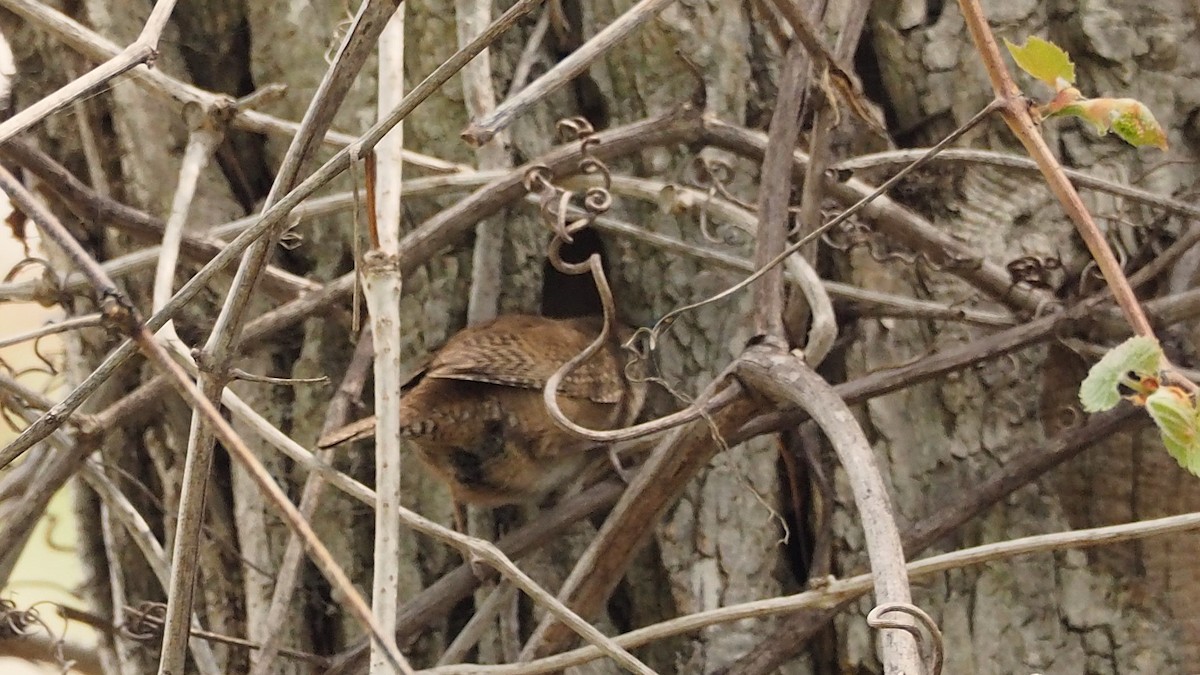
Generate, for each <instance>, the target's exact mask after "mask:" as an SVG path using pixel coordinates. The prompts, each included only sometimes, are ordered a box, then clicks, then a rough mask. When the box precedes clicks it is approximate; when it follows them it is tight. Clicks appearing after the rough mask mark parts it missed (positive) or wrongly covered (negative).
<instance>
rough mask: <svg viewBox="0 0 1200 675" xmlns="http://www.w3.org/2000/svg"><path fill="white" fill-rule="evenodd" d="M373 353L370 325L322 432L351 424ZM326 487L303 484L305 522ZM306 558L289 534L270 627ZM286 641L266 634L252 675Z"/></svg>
mask: <svg viewBox="0 0 1200 675" xmlns="http://www.w3.org/2000/svg"><path fill="white" fill-rule="evenodd" d="M373 351H374V349H373V340H372V337H371V327H370V326H369V325H368V326H364V327H363V330H362V332H361V333H360V334H359V338H358V344H357V345H356V346H355V349H354V355H353V356H352V357H351V358H350V364H349V365H348V366H347V367H346V374H345V376H344V377H343V378H342V382H341V384H340V385H339V386H338V389H337V393H335V394H334V396H333V398H332V399H331V400H330V401H329V407H328V408H326V410H325V422H324V424H323V425H322V432H323V433H324V432H328V431H332V430H334V429H336V428H338V427H340V426H342V425H344V424H345V423H346V422H347V421H349V415H350V408H351V403H352V401H354V400H357V398H358V397H359V396H360V393H361V391H362V388H363V383H364V382H366V379H367V375H368V374H370V372H371V362H372V353H373ZM336 453H337V450H336V449H326V450H322V451H320V452H318V453H317V457H316V461H318V462H321V463H323V464H328V463H330V462H332V461H333V459H334V456H335V454H336ZM324 488H325V479H324V477H323V475H322V474H321V472H319V471H312V472H310V473H309V474H308V477H307V478H306V479H305V481H304V487H303V488H302V489H301V491H300V513H301V515H303V516H304V517H305V518H306V519H310V520H311V519H312V517H313V514H315V513H316V512H317V508H318V507H319V506H320V503H321V497H322V493H323V492H324ZM303 558H304V542H303V541H302V540H301V539H300V537H299V535H297V534H296V533H295V532H292V533H290V534H289V535H288V542H287V545H286V547H285V548H284V552H283V558H282V560H281V561H280V563H279V566H278V568H277V570H276V573H275V590H274V592H273V593H272V595H271V605H270V608H269V609H268V610H267V622H268V624H269V625H272V626H279V625H282V623H283V622H284V620H285V619H286V614H287V612H288V611H290V609H291V602H292V596H293V595H294V594H295V592H296V588H297V586H298V585H299V583H298V582H299V580H300V571H301V568H300V564H301V563H302V562H303ZM283 638H284V631H281V630H273V631H269V632H268V633H267V637H266V638H265V639H264V640H263V642H262V645H261V649H260V650H259V652H258V653H257V654H255V655H254V658H253V660H252V668H251V671H250V675H267V674H268V673H270V672H272V671H271V668H272V663H273V662H274V660H275V656H276V655H277V654H281V653H282V649H281V645H282V644H283ZM366 644H367V645H369V644H370V641H369V640H368V641H367V643H366Z"/></svg>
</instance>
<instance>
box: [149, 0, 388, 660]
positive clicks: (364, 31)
mask: <svg viewBox="0 0 1200 675" xmlns="http://www.w3.org/2000/svg"><path fill="white" fill-rule="evenodd" d="M399 2H400V0H366V1H365V2H363V3H362V5H361V6H360V7H359V11H358V14H357V15H356V16H355V18H354V23H353V25H352V26H351V27H350V29H349V30H348V31H347V32H346V35H345V37H344V38H343V40H342V43H341V45H340V47H339V49H338V53H337V55H336V56H335V58H334V61H333V64H332V65H331V66H330V67H329V69H328V70H327V71H326V72H325V75H324V77H322V78H321V82H320V84H318V86H317V91H316V92H315V93H314V94H313V98H312V100H311V101H310V102H309V105H308V108H307V109H306V110H305V113H304V118H303V119H302V120H301V122H300V130H299V131H298V132H297V133H296V136H295V137H293V138H292V142H291V144H290V145H289V146H288V149H287V152H286V153H285V154H284V158H283V161H282V162H281V166H280V168H279V171H278V172H277V173H276V176H275V181H274V183H273V184H272V185H271V190H270V192H269V194H268V195H267V198H266V203H265V204H264V207H263V211H264V218H263V220H266V218H265V214H266V212H267V211H269V210H270V209H271V208H272V207H274V206H276V205H277V204H278V203H279V202H280V198H281V197H282V196H283V195H284V194H286V193H288V192H289V191H291V190H292V188H293V186H294V185H295V184H296V183H297V182H299V179H300V175H301V169H302V168H303V167H304V165H305V164H306V163H307V162H308V161H309V160H310V159H311V158H312V156H313V154H314V153H315V151H316V147H317V144H318V142H319V139H320V138H322V137H323V136H324V135H325V132H326V131H327V130H328V129H329V127H330V125H331V124H332V122H333V115H334V113H335V112H336V111H337V109H338V108H339V107H340V106H341V103H342V100H343V98H344V97H345V95H346V93H347V92H348V91H349V89H350V85H351V84H352V83H353V81H354V78H355V76H356V75H357V74H358V71H359V70H360V69H361V67H362V66H363V64H364V63H366V60H367V57H368V56H369V55H370V54H371V52H373V51H374V45H375V41H376V39H377V38H378V36H379V33H380V32H381V31H382V30H383V28H384V26H385V25H386V23H387V19H388V18H389V17H390V16H391V15H392V13H393V12H394V11H395V9H396V6H397V4H398V3H399ZM340 154H349V153H339V155H340ZM284 225H285V222H284V221H283V220H282V219H280V220H279V221H277V222H275V223H273V224H272V225H270V226H269V227H267V228H265V229H264V231H263V232H262V236H261V237H259V238H258V239H256V240H255V241H254V242H253V243H252V244H250V246H249V248H247V250H246V252H245V254H244V255H243V256H242V259H241V262H240V263H239V265H238V269H237V273H236V274H235V275H234V278H233V283H232V285H231V287H230V289H229V292H228V294H227V295H226V296H225V301H224V303H222V305H221V311H220V313H219V314H218V315H217V319H216V322H215V324H214V326H213V328H212V331H211V332H210V333H209V336H208V340H207V342H206V343H205V344H204V347H203V349H202V350H201V355H200V357H199V360H200V361H201V363H203V364H204V368H203V369H202V372H201V375H200V381H199V387H200V390H201V391H203V393H204V396H205V403H206V405H205V406H203V407H202V408H199V409H195V410H194V411H193V414H192V424H191V429H190V431H189V434H188V444H187V452H186V454H185V458H184V468H183V485H182V486H181V488H180V498H179V516H178V520H177V521H176V531H175V537H174V551H173V552H172V556H171V558H172V560H173V561H174V565H173V566H172V568H171V588H170V591H169V595H168V602H167V615H166V617H165V620H164V625H163V646H162V656H161V660H160V661H159V671H160V675H167V674H168V673H178V672H182V670H183V667H184V659H183V644H184V641H185V639H186V633H187V626H186V617H187V615H188V614H189V613H190V611H191V605H192V594H193V590H194V585H195V583H194V581H195V575H196V559H197V556H196V547H197V546H198V544H199V533H200V524H201V521H202V520H203V518H202V509H203V506H204V492H205V489H206V486H207V483H208V475H209V470H210V466H211V463H212V452H213V445H214V443H215V438H214V435H215V432H216V429H215V428H213V427H212V426H210V425H206V424H204V423H203V421H202V420H203V417H204V416H205V415H206V413H205V412H204V411H205V410H207V409H209V408H212V409H215V405H214V403H215V402H216V401H217V400H219V397H220V393H221V391H222V390H223V389H224V388H225V384H226V382H227V381H228V376H229V367H230V362H231V361H232V359H233V357H234V355H235V354H236V350H237V346H238V341H239V340H240V338H241V332H242V324H243V321H244V320H245V314H246V310H247V308H248V307H249V304H250V299H251V297H252V296H253V293H254V290H255V287H256V285H257V281H258V277H259V275H260V274H261V272H262V270H263V268H264V267H265V266H266V262H267V257H268V255H269V254H270V252H271V250H272V249H273V248H274V246H275V244H276V242H277V241H278V238H279V235H280V234H281V232H282V230H283V227H284ZM158 313H159V314H161V313H162V312H161V311H159V312H158ZM155 346H157V345H144V346H143V347H142V349H143V351H146V350H148V349H153V348H154V347H155ZM264 471H265V470H264ZM252 477H254V478H255V482H259V483H261V481H260V479H259V477H258V476H254V475H253V474H252ZM272 484H274V483H273V481H272ZM260 487H261V485H260ZM288 507H291V508H292V510H295V507H294V506H293V505H292V504H291V503H290V502H289V503H288ZM295 513H296V515H297V516H299V511H296V512H295ZM297 519H298V520H301V521H303V519H302V518H297ZM305 525H306V526H307V522H305ZM310 546H311V543H310ZM352 606H353V605H352ZM364 607H365V605H364ZM354 608H355V609H358V608H357V607H354ZM368 614H369V610H368ZM360 618H361V617H360ZM366 625H370V626H371V627H372V630H373V631H374V632H376V633H380V634H387V635H389V636H390V631H388V632H387V633H383V632H381V631H379V630H378V628H377V627H376V626H375V625H374V619H373V618H371V619H370V623H369V624H366ZM380 643H381V644H382V645H384V648H385V649H386V651H387V653H388V656H389V659H390V661H391V662H392V665H393V666H395V667H398V668H399V667H401V666H400V665H399V664H402V663H403V662H404V657H403V656H401V655H400V653H399V651H398V650H396V649H395V647H394V645H389V644H388V642H387V641H386V640H381V641H380Z"/></svg>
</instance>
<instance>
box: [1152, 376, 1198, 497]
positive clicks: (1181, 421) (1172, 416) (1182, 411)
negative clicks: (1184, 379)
mask: <svg viewBox="0 0 1200 675" xmlns="http://www.w3.org/2000/svg"><path fill="white" fill-rule="evenodd" d="M1146 412H1148V413H1150V417H1151V419H1153V420H1154V424H1156V425H1157V426H1158V431H1159V433H1160V434H1161V435H1162V439H1163V445H1165V446H1166V448H1167V452H1169V453H1170V454H1171V456H1172V457H1174V458H1175V461H1177V462H1179V466H1182V467H1183V468H1185V469H1187V470H1188V471H1190V472H1191V473H1193V474H1195V475H1198V476H1200V434H1198V433H1197V431H1198V430H1197V419H1196V407H1195V405H1194V404H1193V403H1192V399H1191V397H1190V396H1188V395H1187V394H1186V393H1185V392H1183V391H1182V390H1180V389H1177V388H1175V387H1162V388H1160V389H1158V390H1156V391H1155V392H1154V393H1152V394H1150V395H1149V396H1147V397H1146Z"/></svg>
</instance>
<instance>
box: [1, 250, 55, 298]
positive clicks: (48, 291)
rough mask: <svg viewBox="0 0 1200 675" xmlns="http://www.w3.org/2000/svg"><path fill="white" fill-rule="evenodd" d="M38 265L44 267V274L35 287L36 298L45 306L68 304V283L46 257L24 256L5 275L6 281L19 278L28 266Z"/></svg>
mask: <svg viewBox="0 0 1200 675" xmlns="http://www.w3.org/2000/svg"><path fill="white" fill-rule="evenodd" d="M34 265H37V266H39V267H41V268H42V275H41V277H39V278H38V280H37V285H36V286H35V287H34V293H33V295H34V300H35V301H36V302H37V303H38V304H40V305H42V306H43V307H53V306H54V305H64V306H65V305H66V304H67V302H66V301H67V299H69V298H70V297H71V294H70V293H69V292H67V289H66V285H65V284H64V283H63V279H61V278H60V277H59V276H58V273H57V272H55V270H54V266H53V265H51V264H50V261H48V260H46V259H45V258H37V257H28V258H22V259H21V260H19V261H17V264H15V265H13V266H12V268H11V269H10V270H8V274H5V275H4V280H3V281H4V283H8V282H11V281H13V280H14V279H16V278H17V275H18V274H20V273H21V271H22V270H24V269H25V268H27V267H31V266H34Z"/></svg>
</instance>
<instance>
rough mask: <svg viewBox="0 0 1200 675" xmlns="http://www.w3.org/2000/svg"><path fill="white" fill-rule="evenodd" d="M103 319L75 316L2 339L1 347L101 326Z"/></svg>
mask: <svg viewBox="0 0 1200 675" xmlns="http://www.w3.org/2000/svg"><path fill="white" fill-rule="evenodd" d="M100 322H101V317H100V315H99V314H84V315H83V316H73V317H71V318H69V319H63V320H62V321H55V322H54V323H48V324H46V325H45V326H41V327H39V328H34V329H33V330H29V331H25V332H24V333H19V334H17V335H10V336H8V337H6V338H0V347H8V346H10V345H15V344H19V343H22V342H26V341H28V340H36V339H38V338H40V337H45V336H47V335H54V334H55V333H65V332H67V331H72V330H78V329H80V328H92V327H94V326H99V325H100Z"/></svg>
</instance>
